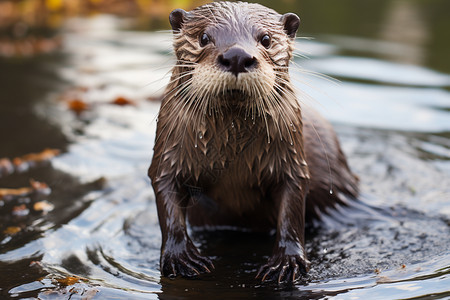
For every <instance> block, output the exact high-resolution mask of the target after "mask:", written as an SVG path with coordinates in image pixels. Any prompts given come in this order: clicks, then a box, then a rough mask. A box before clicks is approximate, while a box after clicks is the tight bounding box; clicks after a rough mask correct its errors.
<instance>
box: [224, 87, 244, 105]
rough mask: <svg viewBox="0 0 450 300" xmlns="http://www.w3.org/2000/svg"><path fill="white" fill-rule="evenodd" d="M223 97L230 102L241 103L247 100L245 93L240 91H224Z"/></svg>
mask: <svg viewBox="0 0 450 300" xmlns="http://www.w3.org/2000/svg"><path fill="white" fill-rule="evenodd" d="M224 96H225V98H226V100H227V101H230V102H242V101H244V100H245V99H246V98H247V93H246V92H245V91H243V90H240V89H229V90H227V91H225V93H224Z"/></svg>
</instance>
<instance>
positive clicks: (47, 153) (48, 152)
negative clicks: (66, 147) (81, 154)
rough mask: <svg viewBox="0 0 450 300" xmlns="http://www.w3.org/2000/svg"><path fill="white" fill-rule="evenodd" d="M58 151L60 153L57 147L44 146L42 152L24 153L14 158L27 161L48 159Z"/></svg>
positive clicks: (57, 153)
mask: <svg viewBox="0 0 450 300" xmlns="http://www.w3.org/2000/svg"><path fill="white" fill-rule="evenodd" d="M59 153H61V151H59V150H58V149H50V148H46V149H44V150H43V151H42V152H39V153H30V154H26V155H24V156H22V157H17V158H16V159H20V160H21V161H27V162H28V161H34V162H41V161H46V160H49V159H51V158H53V157H55V156H57V155H59Z"/></svg>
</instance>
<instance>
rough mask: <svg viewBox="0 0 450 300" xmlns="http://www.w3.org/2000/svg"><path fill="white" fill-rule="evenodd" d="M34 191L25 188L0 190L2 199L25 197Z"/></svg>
mask: <svg viewBox="0 0 450 300" xmlns="http://www.w3.org/2000/svg"><path fill="white" fill-rule="evenodd" d="M32 191H33V189H32V188H29V187H24V188H18V189H0V199H1V198H4V197H5V196H25V195H28V194H30V193H31V192H32Z"/></svg>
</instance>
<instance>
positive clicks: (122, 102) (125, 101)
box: [111, 97, 135, 106]
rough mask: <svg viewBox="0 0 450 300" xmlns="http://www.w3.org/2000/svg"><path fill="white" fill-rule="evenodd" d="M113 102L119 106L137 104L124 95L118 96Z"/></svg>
mask: <svg viewBox="0 0 450 300" xmlns="http://www.w3.org/2000/svg"><path fill="white" fill-rule="evenodd" d="M111 104H115V105H119V106H125V105H135V103H134V102H133V101H131V100H129V99H127V98H124V97H118V98H116V99H115V100H114V101H112V102H111Z"/></svg>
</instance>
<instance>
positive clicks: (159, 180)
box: [149, 2, 357, 282]
mask: <svg viewBox="0 0 450 300" xmlns="http://www.w3.org/2000/svg"><path fill="white" fill-rule="evenodd" d="M299 23H300V20H299V18H298V17H297V16H296V15H295V14H292V13H287V14H284V15H280V14H278V13H277V12H275V11H273V10H271V9H268V8H266V7H264V6H261V5H259V4H249V3H240V2H233V3H231V2H216V3H211V4H207V5H204V6H201V7H198V8H196V9H194V10H192V11H190V12H186V11H184V10H181V9H176V10H174V11H173V12H172V13H171V14H170V24H171V26H172V29H173V31H174V48H175V54H176V58H177V62H176V65H175V66H174V67H173V70H172V77H171V81H170V83H169V85H168V87H167V89H166V91H165V95H164V99H163V102H162V104H161V108H160V112H159V116H158V120H159V121H158V126H157V133H156V141H155V148H154V155H153V160H152V163H151V166H150V168H149V176H150V178H151V180H152V185H153V188H154V191H155V195H156V204H157V208H158V217H159V222H160V226H161V232H162V247H161V273H162V274H163V275H164V276H176V275H178V274H180V275H182V276H195V275H197V274H200V273H203V272H210V271H211V269H212V268H214V266H213V264H212V262H211V261H210V260H209V259H208V258H206V257H204V256H202V255H201V254H200V253H199V251H198V250H197V249H196V247H195V246H194V245H193V243H192V241H191V239H190V238H189V236H188V234H187V232H186V218H187V220H188V221H189V223H190V224H191V225H193V226H222V225H223V226H238V227H245V228H249V229H253V230H258V231H261V230H271V229H274V228H276V244H275V248H274V251H273V255H272V257H271V258H270V259H269V261H268V262H267V264H265V265H264V266H262V267H261V269H260V270H259V272H258V274H257V276H256V277H258V278H260V279H261V280H262V281H264V280H278V282H281V281H294V280H296V279H297V278H299V277H300V275H301V273H304V272H306V271H307V270H308V268H309V262H308V260H307V258H306V255H305V253H306V252H305V249H304V229H305V215H306V218H308V219H311V218H317V217H319V216H320V214H321V213H323V212H324V211H325V210H326V209H327V208H330V207H334V206H335V205H337V204H343V203H345V199H347V198H351V197H355V196H356V195H357V179H356V177H355V176H354V175H353V174H352V173H351V172H350V170H349V168H348V166H347V162H346V159H345V157H344V155H343V153H342V151H341V149H340V146H339V143H338V141H337V138H336V136H335V133H334V132H333V129H332V128H331V126H330V125H329V123H327V122H326V121H325V120H323V119H322V118H321V117H320V116H319V115H318V114H317V113H315V112H314V111H312V110H311V109H308V108H305V107H302V109H301V108H300V105H299V101H298V99H297V97H296V96H295V93H294V90H293V86H292V84H291V81H290V77H289V73H288V66H289V61H290V59H291V58H292V52H293V46H294V45H293V44H294V38H295V35H296V32H297V29H298V27H299Z"/></svg>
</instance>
